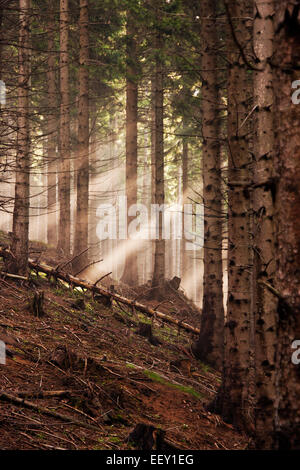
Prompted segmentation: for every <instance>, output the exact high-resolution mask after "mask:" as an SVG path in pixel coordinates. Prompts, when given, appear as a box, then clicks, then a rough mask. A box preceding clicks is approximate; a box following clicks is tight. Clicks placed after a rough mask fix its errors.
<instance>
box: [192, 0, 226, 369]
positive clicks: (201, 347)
mask: <svg viewBox="0 0 300 470" xmlns="http://www.w3.org/2000/svg"><path fill="white" fill-rule="evenodd" d="M200 16H201V18H204V21H203V24H202V36H201V37H202V41H203V44H204V47H203V51H202V134H203V143H202V149H203V150H202V158H203V202H204V293H203V313H202V317H201V328H200V336H199V338H198V340H197V342H196V343H195V344H194V348H193V351H194V354H195V355H196V356H197V357H198V358H199V359H201V360H202V361H204V362H207V363H208V364H211V365H212V366H213V367H215V368H216V369H220V368H221V366H222V360H223V347H224V307H223V269H222V218H221V214H222V199H221V191H220V187H221V176H220V171H221V170H220V168H221V162H220V159H221V152H220V140H219V129H220V116H219V110H218V102H219V93H218V83H217V80H218V74H217V71H216V70H217V57H216V54H215V52H214V51H215V49H216V46H217V29H216V2H215V0H203V1H202V2H201V15H200Z"/></svg>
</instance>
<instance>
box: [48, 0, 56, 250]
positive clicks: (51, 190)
mask: <svg viewBox="0 0 300 470" xmlns="http://www.w3.org/2000/svg"><path fill="white" fill-rule="evenodd" d="M53 6H54V5H53V1H52V0H48V25H47V29H48V31H47V36H48V70H47V86H48V90H47V92H48V113H49V114H48V126H47V127H48V129H47V133H48V137H47V139H48V142H47V199H48V200H47V207H48V217H47V242H48V244H50V245H53V246H56V244H57V230H56V228H57V227H56V168H57V165H56V158H57V157H56V138H57V126H56V119H57V115H56V109H57V98H56V89H55V55H56V52H55V42H54V39H55V11H54V8H53Z"/></svg>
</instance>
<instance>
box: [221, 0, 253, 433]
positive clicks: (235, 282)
mask: <svg viewBox="0 0 300 470" xmlns="http://www.w3.org/2000/svg"><path fill="white" fill-rule="evenodd" d="M226 7H227V15H228V18H229V20H230V22H231V24H232V27H233V29H234V34H235V36H236V39H237V41H238V42H239V44H240V45H241V47H242V48H243V50H244V51H245V54H246V53H247V51H246V44H248V29H247V27H246V21H247V19H246V18H247V14H246V13H247V10H246V7H247V4H246V0H238V1H234V0H230V1H226ZM227 50H228V59H229V63H230V65H229V76H228V120H227V128H228V129H227V131H228V147H229V149H228V189H229V193H228V207H229V220H228V301H227V317H226V324H225V345H224V368H223V384H222V389H221V414H222V416H223V418H224V419H225V420H226V421H229V422H232V423H233V424H234V425H235V426H237V427H238V428H240V429H242V428H247V429H248V428H249V427H250V426H251V423H250V419H249V416H248V410H249V403H248V399H249V397H248V381H249V365H250V355H249V350H250V308H251V292H250V286H251V282H250V281H251V273H250V266H249V260H250V258H251V256H250V254H251V249H250V234H249V232H250V198H249V192H248V191H247V189H246V188H247V186H248V185H249V163H250V158H249V152H248V134H247V126H246V125H245V119H246V118H247V115H248V113H247V111H248V109H247V87H248V84H247V70H246V65H245V63H244V60H243V58H242V57H241V54H240V50H239V48H238V47H237V45H236V42H235V40H234V37H233V34H232V32H229V34H228V42H227Z"/></svg>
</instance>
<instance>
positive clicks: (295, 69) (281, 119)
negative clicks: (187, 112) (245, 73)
mask: <svg viewBox="0 0 300 470" xmlns="http://www.w3.org/2000/svg"><path fill="white" fill-rule="evenodd" d="M299 12H300V4H299V2H297V4H295V3H294V4H293V3H292V2H288V1H287V0H282V1H281V2H277V3H276V19H275V40H274V55H273V60H272V62H273V64H274V71H275V77H274V91H275V110H274V111H275V123H276V124H275V139H276V144H275V145H276V146H275V167H276V172H277V175H276V176H277V184H276V186H275V188H273V189H275V191H274V193H275V197H276V201H275V207H276V278H275V288H276V289H277V291H278V292H279V295H280V299H279V303H278V338H277V357H276V385H277V392H278V395H277V402H276V410H275V420H276V446H277V448H279V449H297V450H299V449H300V407H299V399H300V379H299V377H300V376H299V367H300V366H299V364H298V365H297V359H298V360H299V353H298V354H297V353H296V351H295V349H293V347H294V346H295V345H294V346H293V345H292V343H293V342H294V340H298V341H299V340H300V275H299V273H300V217H299V213H300V145H299V128H300V105H299V104H294V103H293V102H292V101H291V95H292V93H293V89H292V83H293V81H294V80H298V79H299V67H300V35H299V31H300V21H299ZM298 88H299V87H298ZM298 351H299V343H298ZM293 353H295V356H296V357H291V356H292V354H293Z"/></svg>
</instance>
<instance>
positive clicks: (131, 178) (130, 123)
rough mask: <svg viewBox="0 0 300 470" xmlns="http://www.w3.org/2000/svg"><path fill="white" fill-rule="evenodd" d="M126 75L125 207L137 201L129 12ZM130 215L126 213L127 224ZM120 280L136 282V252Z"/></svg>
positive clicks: (134, 54)
mask: <svg viewBox="0 0 300 470" xmlns="http://www.w3.org/2000/svg"><path fill="white" fill-rule="evenodd" d="M126 74H127V77H126V196H127V209H129V208H130V207H131V206H132V205H133V204H136V203H137V158H138V149H137V120H138V84H137V51H136V31H135V28H134V20H133V18H132V15H131V13H130V12H128V13H127V72H126ZM131 220H132V217H130V216H128V215H127V226H128V227H129V224H130V222H131ZM122 281H123V282H125V283H126V284H129V285H132V286H133V285H136V284H137V282H138V267H137V252H136V251H134V252H133V253H126V258H125V267H124V273H123V276H122Z"/></svg>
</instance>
